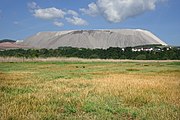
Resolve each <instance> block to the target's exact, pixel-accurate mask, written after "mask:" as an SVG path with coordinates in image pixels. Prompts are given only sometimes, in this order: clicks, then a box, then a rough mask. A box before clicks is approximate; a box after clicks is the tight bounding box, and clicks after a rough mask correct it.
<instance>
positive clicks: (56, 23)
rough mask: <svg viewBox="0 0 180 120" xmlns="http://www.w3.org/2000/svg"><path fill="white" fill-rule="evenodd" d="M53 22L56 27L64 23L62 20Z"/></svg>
mask: <svg viewBox="0 0 180 120" xmlns="http://www.w3.org/2000/svg"><path fill="white" fill-rule="evenodd" d="M53 24H54V25H55V26H58V27H62V26H63V25H64V24H63V23H62V22H58V21H54V22H53Z"/></svg>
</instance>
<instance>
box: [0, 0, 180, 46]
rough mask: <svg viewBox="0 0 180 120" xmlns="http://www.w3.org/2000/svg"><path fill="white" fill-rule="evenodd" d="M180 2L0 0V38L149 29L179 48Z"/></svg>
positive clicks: (138, 0) (137, 0)
mask: <svg viewBox="0 0 180 120" xmlns="http://www.w3.org/2000/svg"><path fill="white" fill-rule="evenodd" d="M179 6H180V0H0V39H14V40H24V39H25V38H27V37H29V36H32V35H34V34H36V33H38V32H43V31H63V30H92V29H144V30H149V31H151V32H152V33H153V34H155V35H156V36H157V37H159V38H160V39H161V40H163V41H164V42H166V43H167V44H169V45H175V46H180V7H179Z"/></svg>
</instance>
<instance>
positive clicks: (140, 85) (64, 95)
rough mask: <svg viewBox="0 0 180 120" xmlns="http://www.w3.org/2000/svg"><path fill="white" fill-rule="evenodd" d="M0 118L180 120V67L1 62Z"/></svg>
mask: <svg viewBox="0 0 180 120" xmlns="http://www.w3.org/2000/svg"><path fill="white" fill-rule="evenodd" d="M0 119H1V120H63V119H66V120H180V63H179V62H168V63H166V62H163V63H161V62H149V63H140V62H138V63H134V62H62V61H61V62H19V63H16V62H4V63H2V62H1V63H0Z"/></svg>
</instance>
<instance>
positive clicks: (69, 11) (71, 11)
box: [67, 10, 79, 16]
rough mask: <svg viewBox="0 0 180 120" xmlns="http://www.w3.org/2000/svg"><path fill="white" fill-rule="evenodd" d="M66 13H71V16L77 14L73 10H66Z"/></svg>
mask: <svg viewBox="0 0 180 120" xmlns="http://www.w3.org/2000/svg"><path fill="white" fill-rule="evenodd" d="M67 14H69V15H72V16H79V14H78V13H77V12H76V11H74V10H68V11H67Z"/></svg>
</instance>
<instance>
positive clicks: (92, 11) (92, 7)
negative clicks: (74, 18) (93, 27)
mask: <svg viewBox="0 0 180 120" xmlns="http://www.w3.org/2000/svg"><path fill="white" fill-rule="evenodd" d="M80 11H81V12H83V13H84V14H87V15H90V16H96V15H98V14H99V10H98V7H97V5H96V4H95V3H91V4H89V5H88V9H84V8H80Z"/></svg>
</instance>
